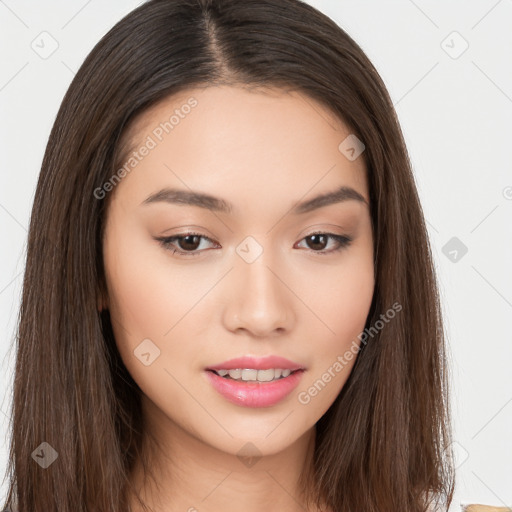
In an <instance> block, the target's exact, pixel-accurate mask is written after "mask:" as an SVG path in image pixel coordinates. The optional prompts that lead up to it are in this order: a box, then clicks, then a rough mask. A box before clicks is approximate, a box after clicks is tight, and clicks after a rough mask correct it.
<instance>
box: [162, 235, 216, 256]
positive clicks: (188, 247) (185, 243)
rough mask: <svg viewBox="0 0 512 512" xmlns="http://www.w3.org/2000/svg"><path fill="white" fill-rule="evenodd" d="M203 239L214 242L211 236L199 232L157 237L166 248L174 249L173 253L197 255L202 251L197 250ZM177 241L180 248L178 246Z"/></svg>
mask: <svg viewBox="0 0 512 512" xmlns="http://www.w3.org/2000/svg"><path fill="white" fill-rule="evenodd" d="M201 239H204V240H208V241H209V242H212V243H214V242H213V240H212V239H211V238H208V237H207V236H204V235H201V234H199V233H184V234H183V235H174V236H170V237H164V238H157V239H156V240H158V241H159V242H160V243H161V244H162V246H163V247H164V249H167V250H170V251H172V253H173V254H174V253H178V254H180V255H183V256H196V255H198V254H200V252H202V251H198V250H197V249H198V247H200V245H201V244H200V241H201ZM176 242H177V244H178V248H176Z"/></svg>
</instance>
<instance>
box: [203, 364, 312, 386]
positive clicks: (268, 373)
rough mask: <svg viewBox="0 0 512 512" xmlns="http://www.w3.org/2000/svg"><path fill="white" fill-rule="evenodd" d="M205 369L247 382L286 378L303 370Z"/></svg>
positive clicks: (228, 378)
mask: <svg viewBox="0 0 512 512" xmlns="http://www.w3.org/2000/svg"><path fill="white" fill-rule="evenodd" d="M206 371H208V372H212V373H215V374H216V375H218V376H219V377H222V378H224V379H227V380H235V381H238V382H247V383H251V382H254V383H256V382H258V383H265V382H275V381H278V380H282V379H286V378H287V377H289V376H290V375H293V374H295V373H297V372H303V371H304V370H303V369H302V368H298V369H296V370H290V369H289V368H268V369H264V370H257V369H255V368H235V369H218V370H213V369H209V368H207V369H206Z"/></svg>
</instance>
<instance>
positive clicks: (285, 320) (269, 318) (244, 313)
mask: <svg viewBox="0 0 512 512" xmlns="http://www.w3.org/2000/svg"><path fill="white" fill-rule="evenodd" d="M281 267H282V265H281V266H280V265H278V264H277V263H276V260H275V259H273V258H271V257H270V251H267V250H265V251H263V253H262V254H261V255H260V256H259V257H258V258H257V259H256V261H253V262H252V263H248V262H246V261H244V260H243V259H242V258H238V257H237V261H236V263H235V268H234V269H233V271H232V272H231V273H230V274H231V275H230V280H229V283H227V287H228V290H226V295H227V296H228V297H229V300H228V302H227V305H226V309H225V311H224V324H225V326H226V328H227V329H229V330H230V331H232V332H236V331H238V330H240V329H241V330H245V331H248V332H249V333H250V334H251V335H253V336H255V337H272V336H275V335H282V334H283V333H284V332H286V331H289V330H290V329H292V326H293V322H294V321H295V314H294V309H293V307H294V306H293V293H292V291H291V290H290V289H289V288H288V286H289V284H288V283H287V282H286V281H287V279H286V276H285V275H283V272H282V271H281V270H280V269H281Z"/></svg>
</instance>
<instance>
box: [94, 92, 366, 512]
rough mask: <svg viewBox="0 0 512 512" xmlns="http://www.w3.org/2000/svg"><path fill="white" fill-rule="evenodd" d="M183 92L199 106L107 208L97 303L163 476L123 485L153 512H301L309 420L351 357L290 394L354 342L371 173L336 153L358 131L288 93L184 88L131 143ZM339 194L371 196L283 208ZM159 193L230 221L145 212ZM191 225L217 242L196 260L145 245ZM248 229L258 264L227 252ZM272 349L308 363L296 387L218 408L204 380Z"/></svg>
mask: <svg viewBox="0 0 512 512" xmlns="http://www.w3.org/2000/svg"><path fill="white" fill-rule="evenodd" d="M190 97H194V98H195V99H196V100H197V101H198V104H197V106H196V107H195V108H193V109H192V110H191V112H190V113H189V114H188V115H187V116H185V117H184V118H183V119H180V122H179V124H178V125H177V126H175V127H174V129H173V130H172V132H170V133H169V134H164V137H163V138H162V141H161V142H159V143H158V144H157V146H156V147H155V148H154V149H152V150H151V151H150V152H149V154H147V155H146V156H145V157H144V158H142V159H141V161H140V162H139V163H138V164H137V166H136V167H135V168H134V169H133V170H132V171H131V172H130V173H128V174H126V176H125V177H123V179H122V180H121V182H120V183H119V184H118V185H117V186H116V187H115V188H114V190H112V191H111V192H109V193H110V194H111V197H109V198H108V199H110V200H111V202H110V204H109V208H108V212H107V224H106V231H105V239H104V246H103V255H104V265H105V274H106V278H107V290H108V296H107V297H103V298H101V299H99V304H98V307H99V308H101V307H108V308H109V309H110V314H111V318H112V321H113V329H114V334H115V337H116V342H117V345H118V348H119V351H120V354H121V357H122V359H123V361H124V363H125V365H126V367H127V369H128V371H129V372H130V374H131V375H132V376H133V378H134V380H135V381H136V382H137V384H138V385H139V386H140V388H141V390H142V392H143V395H142V403H143V413H144V417H145V419H146V425H147V432H146V433H147V435H148V439H149V436H152V437H153V438H154V439H156V440H157V443H158V447H159V448H160V449H159V450H152V452H151V467H152V468H153V469H154V473H155V474H154V477H155V481H144V480H143V478H142V471H141V467H140V465H137V467H136V469H135V471H134V473H133V482H134V484H135V485H136V486H137V488H139V489H140V491H141V495H142V496H143V498H144V499H145V501H146V502H147V503H148V505H150V506H151V507H153V509H154V510H155V511H190V512H192V511H194V510H199V511H201V512H203V511H218V510H223V511H226V512H231V511H237V512H238V511H239V510H240V505H241V504H243V508H244V512H261V510H265V511H267V512H277V511H282V510H287V511H304V508H303V506H302V505H303V501H302V498H301V494H300V489H299V488H298V485H297V480H298V477H299V474H300V472H301V470H302V469H303V468H309V467H310V462H311V455H312V451H311V450H312V447H313V446H314V435H315V424H316V422H317V421H318V420H319V419H320V417H321V416H322V415H323V414H324V413H325V412H326V411H327V409H328V408H329V407H330V405H331V404H332V403H333V401H334V399H335V398H336V396H337V395H338V393H339V392H340V390H341V389H342V387H343V385H344V383H345V382H346V380H347V378H348V376H349V373H350V371H351V369H352V367H353V364H354V362H355V357H354V358H353V359H352V360H351V361H348V362H347V363H346V364H345V366H344V368H343V370H342V371H339V372H337V373H335V376H334V377H333V378H331V380H330V382H328V383H327V384H326V386H325V387H324V388H323V389H322V390H321V391H320V392H319V393H318V394H317V395H316V396H314V397H312V398H311V401H310V402H309V403H307V404H303V403H300V402H299V400H298V398H297V395H298V393H299V392H301V391H304V390H307V389H308V388H309V387H311V386H312V385H313V383H314V382H315V381H317V380H318V379H319V378H321V376H322V374H324V373H325V372H326V371H327V369H328V368H330V367H332V366H333V364H334V362H335V361H336V360H337V358H338V356H340V355H343V354H344V353H345V352H346V351H347V350H348V349H349V348H350V346H351V345H352V346H353V344H354V341H356V342H358V339H357V335H358V334H359V333H360V332H361V331H362V330H363V329H364V325H365V321H366V318H367V315H368V312H369V309H370V304H371V300H372V296H373V291H374V265H373V239H372V227H371V217H370V210H369V202H370V201H369V193H368V184H367V178H366V170H365V164H364V161H363V158H362V157H360V158H357V159H355V160H354V161H350V160H348V159H347V158H346V157H345V155H344V154H342V153H341V152H340V150H339V149H338V146H339V144H340V142H341V141H343V140H344V139H345V137H347V135H349V134H350V131H349V130H348V129H347V128H346V126H345V125H344V124H343V123H341V121H340V120H339V119H337V118H335V117H333V115H332V114H331V113H330V112H329V111H327V110H326V109H325V108H324V107H322V106H321V105H320V104H319V103H317V102H315V101H314V100H312V99H311V98H308V97H305V96H303V95H301V94H299V93H296V92H285V91H282V90H270V89H269V90H264V91H263V90H253V91H248V90H246V89H242V88H235V87H228V86H218V87H208V88H201V89H191V90H188V91H186V92H184V93H180V94H179V95H176V96H173V97H170V98H167V99H166V100H164V101H163V102H161V103H159V104H158V105H156V106H154V107H153V108H151V109H150V110H148V111H146V112H145V113H144V114H143V115H142V116H141V117H140V118H138V120H137V122H136V123H135V124H134V125H133V126H132V127H131V129H130V131H129V132H128V135H127V138H128V140H129V141H130V142H131V143H132V144H133V146H134V147H135V148H139V147H140V146H141V145H142V144H143V142H144V141H145V140H146V139H147V137H148V135H151V134H152V131H153V130H154V129H155V127H157V126H158V125H159V124H160V122H163V121H165V120H168V119H169V116H170V114H171V113H172V111H173V110H174V109H175V108H180V106H181V105H183V104H185V103H186V101H187V99H188V98H190ZM153 138H154V137H153ZM342 185H345V186H350V187H352V188H354V189H355V190H356V191H358V192H359V193H360V194H361V195H362V196H363V197H364V198H365V200H366V203H363V202H358V201H355V200H348V201H344V202H341V203H337V204H331V205H328V206H324V207H321V208H319V209H316V210H314V211H311V212H308V213H305V214H302V215H293V214H291V213H289V211H290V209H291V208H292V207H293V206H294V205H295V203H297V202H299V201H304V200H307V199H310V198H312V197H314V196H316V195H318V194H321V193H324V192H329V191H332V190H335V189H337V188H338V187H340V186H342ZM164 187H175V188H180V189H184V190H190V189H191V190H194V191H200V192H204V193H208V194H211V195H213V196H217V197H220V198H223V199H224V200H226V201H229V202H230V203H232V204H233V211H232V212H231V213H220V212H213V211H211V210H208V209H203V208H200V207H197V206H190V205H183V204H170V203H165V202H158V203H151V204H145V205H141V203H142V202H143V201H144V199H146V198H147V197H148V196H149V195H150V194H152V193H154V192H157V191H158V190H160V189H162V188H164ZM315 230H321V231H322V232H324V233H334V234H339V235H350V236H352V237H353V241H352V243H351V244H350V245H349V246H347V247H343V248H341V249H340V250H339V251H334V249H335V248H336V247H337V246H339V244H338V243H337V241H336V240H335V239H332V238H325V239H320V240H318V239H317V241H316V245H315V242H314V241H312V240H311V239H310V238H308V237H309V235H310V234H311V233H313V232H315ZM190 231H193V232H199V233H200V234H201V235H203V236H205V237H208V238H209V239H211V240H212V242H210V241H209V240H208V239H200V243H197V241H196V246H195V247H196V249H195V251H196V253H198V255H195V256H188V255H187V256H181V255H179V254H173V253H172V250H171V249H169V248H165V247H163V246H162V245H161V243H160V242H159V241H157V240H156V239H155V238H157V237H162V236H173V235H186V234H187V233H188V232H190ZM247 236H252V237H253V238H254V239H255V240H256V241H257V242H258V243H259V245H260V246H261V248H262V249H263V252H262V254H261V255H260V256H259V257H258V258H257V259H256V260H255V261H254V262H252V263H248V262H247V261H245V260H244V259H242V258H241V257H240V256H239V255H238V253H237V252H236V248H237V246H238V245H239V244H240V243H241V242H242V241H243V240H244V239H245V238H246V237H247ZM193 243H194V242H193V241H192V242H190V239H189V245H187V244H186V243H184V241H183V240H182V242H181V245H180V244H179V241H175V242H174V248H176V249H178V250H181V251H186V250H187V248H190V246H191V245H193ZM322 244H323V245H322ZM192 250H194V249H192ZM321 252H323V253H324V254H320V253H321ZM147 338H149V339H150V340H152V342H153V343H154V345H156V346H157V347H158V349H159V350H160V355H159V357H157V358H156V359H155V360H154V362H152V363H151V364H150V365H148V366H146V365H144V364H142V363H141V361H140V360H139V358H137V357H136V356H135V355H134V350H136V348H137V347H138V346H139V344H140V343H141V342H142V340H144V339H147ZM269 354H275V355H280V356H284V357H286V358H288V359H291V360H292V361H295V362H298V363H300V364H302V365H303V366H305V368H306V371H305V373H304V374H303V376H302V380H301V383H300V384H299V386H298V388H297V389H296V390H294V391H293V392H292V393H291V394H290V395H288V396H287V397H286V398H285V399H284V400H282V401H281V402H279V403H278V404H276V405H274V406H271V407H265V408H248V407H242V406H239V405H236V404H233V403H231V402H229V401H227V400H226V399H225V398H223V397H222V396H221V395H219V394H218V393H217V391H216V390H215V389H214V388H213V387H212V386H211V385H210V383H209V381H208V379H207V378H206V375H205V372H204V368H206V367H207V366H210V365H214V364H218V363H220V362H222V361H225V360H227V359H231V358H233V357H238V356H243V355H252V356H265V355H269ZM246 443H252V445H250V446H254V447H255V448H253V449H254V454H255V455H257V456H258V457H259V458H257V460H256V462H255V463H254V464H252V465H249V464H247V463H244V462H243V461H242V460H241V457H240V456H239V455H240V453H246V452H245V451H243V450H242V452H240V450H241V449H242V448H243V447H244V445H246ZM247 446H249V445H247ZM247 446H245V450H247V449H248V448H247ZM133 506H134V510H141V509H140V508H137V505H136V504H135V502H133Z"/></svg>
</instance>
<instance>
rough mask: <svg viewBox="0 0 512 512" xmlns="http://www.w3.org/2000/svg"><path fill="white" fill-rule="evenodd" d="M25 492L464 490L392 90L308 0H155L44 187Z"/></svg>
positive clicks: (421, 497)
mask: <svg viewBox="0 0 512 512" xmlns="http://www.w3.org/2000/svg"><path fill="white" fill-rule="evenodd" d="M15 371H16V375H15V384H14V401H13V416H12V418H13V419H12V433H13V434H12V445H11V458H10V482H11V486H10V489H9V495H8V497H7V501H6V505H5V506H6V507H10V508H11V509H12V510H18V511H19V512H28V511H30V512H38V511H43V510H44V511H45V512H48V511H52V510H55V511H57V510H58V511H59V512H68V511H69V512H71V511H73V512H76V511H80V510H83V511H93V510H94V511H100V510H101V511H107V510H108V511H126V510H130V511H142V510H152V511H164V510H165V511H171V510H172V511H174V510H189V511H193V510H203V511H206V510H221V509H222V510H231V509H235V508H236V509H239V508H240V506H243V507H244V510H246V511H247V510H248V511H250V512H251V511H253V510H254V511H256V510H261V509H262V508H265V509H266V510H267V511H269V512H273V510H290V511H295V510H297V511H299V510H308V511H330V512H334V511H336V512H342V511H343V512H344V511H347V512H348V511H354V510H358V511H359V510H364V511H368V512H369V511H372V512H373V511H379V512H384V511H386V512H387V511H389V512H391V511H393V512H395V511H410V512H412V511H424V510H427V509H432V510H446V509H447V507H448V506H449V504H450V502H451V500H452V493H453V464H452V457H451V453H450V450H449V449H447V447H449V443H450V421H449V410H448V399H447V396H448V395H447V391H448V389H447V374H446V361H445V354H444V339H443V328H442V319H441V313H440V306H439V298H438V292H437V284H436V278H435V273H434V268H433V264H432V258H431V253H430V249H429V244H428V238H427V231H426V227H425V222H424V218H423V213H422V210H421V206H420V203H419V200H418V195H417V191H416V188H415V184H414V178H413V175H412V171H411V165H410V162H409V159H408V156H407V150H406V148H405V144H404V140H403V137H402V133H401V130H400V127H399V124H398V121H397V118H396V115H395V112H394V109H393V106H392V103H391V101H390V98H389V95H388V93H387V91H386V89H385V86H384V84H383V82H382V80H381V78H380V77H379V75H378V73H377V71H376V70H375V68H374V67H373V66H372V64H371V63H370V61H369V60H368V58H367V57H366V56H365V55H364V53H363V52H362V50H361V49H360V48H359V47H358V46H357V44H356V43H355V42H354V41H353V40H352V39H351V38H350V37H349V36H348V35H347V34H346V33H345V32H344V31H343V30H342V29H341V28H340V27H338V26H337V25H336V24H335V23H334V22H332V21H331V20H330V19H329V18H327V17H326V16H324V15H322V14H321V13H319V12H318V11H317V10H315V9H314V8H312V7H310V6H308V5H307V4H304V3H302V2H299V1H297V0H247V1H244V2H237V1H235V0H150V1H149V2H147V3H145V4H143V5H141V6H140V7H138V8H137V9H135V10H134V11H133V12H131V13H130V14H129V15H127V16H126V17H125V18H124V19H122V20H121V21H120V22H119V23H118V24H117V25H116V26H114V27H113V28H112V29H111V30H110V32H109V33H108V34H107V35H106V36H105V37H104V38H103V39H102V40H101V41H100V42H99V43H98V44H97V45H96V47H95V48H94V49H93V50H92V52H91V53H90V55H89V56H88V57H87V59H86V61H85V62H84V64H83V65H82V67H81V68H80V70H79V72H78V73H77V75H76V77H75V79H74V80H73V82H72V84H71V86H70V88H69V90H68V92H67V94H66V96H65V98H64V100H63V102H62V105H61V108H60V111H59V113H58V116H57V119H56V121H55V125H54V127H53V130H52V133H51V135H50V139H49V142H48V146H47V150H46V153H45V156H44V160H43V164H42V169H41V174H40V178H39V182H38V185H37V190H36V195H35V199H34V206H33V213H32V217H31V224H30V232H29V239H28V248H27V263H26V271H25V279H24V286H23V297H22V307H21V315H20V323H19V332H18V347H17V363H16V369H15Z"/></svg>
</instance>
